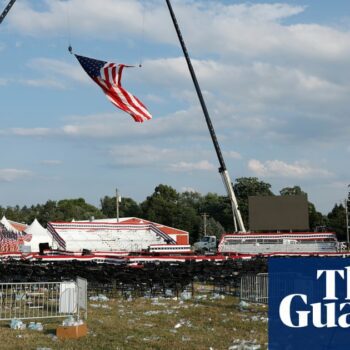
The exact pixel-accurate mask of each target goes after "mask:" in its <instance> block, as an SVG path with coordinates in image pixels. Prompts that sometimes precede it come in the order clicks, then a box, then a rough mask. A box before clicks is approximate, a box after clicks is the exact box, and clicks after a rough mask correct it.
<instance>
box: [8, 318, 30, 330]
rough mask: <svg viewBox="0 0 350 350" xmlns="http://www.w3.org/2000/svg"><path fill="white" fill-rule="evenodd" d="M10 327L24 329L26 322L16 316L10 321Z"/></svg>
mask: <svg viewBox="0 0 350 350" xmlns="http://www.w3.org/2000/svg"><path fill="white" fill-rule="evenodd" d="M10 328H11V329H21V330H23V329H26V324H25V323H23V321H22V320H18V319H17V318H13V319H12V320H11V322H10Z"/></svg>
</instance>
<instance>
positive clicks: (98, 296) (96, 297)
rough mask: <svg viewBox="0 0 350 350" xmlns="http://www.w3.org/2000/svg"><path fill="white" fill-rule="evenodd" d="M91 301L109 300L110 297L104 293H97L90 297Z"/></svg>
mask: <svg viewBox="0 0 350 350" xmlns="http://www.w3.org/2000/svg"><path fill="white" fill-rule="evenodd" d="M89 300H91V301H109V298H108V297H106V296H105V295H104V294H99V295H95V296H92V297H90V298H89Z"/></svg>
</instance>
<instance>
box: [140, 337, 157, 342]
mask: <svg viewBox="0 0 350 350" xmlns="http://www.w3.org/2000/svg"><path fill="white" fill-rule="evenodd" d="M159 339H160V338H159V337H157V336H151V337H145V338H143V339H142V340H143V341H157V340H159Z"/></svg>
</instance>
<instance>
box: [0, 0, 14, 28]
mask: <svg viewBox="0 0 350 350" xmlns="http://www.w3.org/2000/svg"><path fill="white" fill-rule="evenodd" d="M15 2H16V0H10V2H9V3H8V4H7V6H6V7H5V9H4V11H2V13H1V15H0V24H1V23H2V21H3V20H4V19H5V17H6V15H7V14H8V13H9V11H10V10H11V7H12V6H13V4H14V3H15Z"/></svg>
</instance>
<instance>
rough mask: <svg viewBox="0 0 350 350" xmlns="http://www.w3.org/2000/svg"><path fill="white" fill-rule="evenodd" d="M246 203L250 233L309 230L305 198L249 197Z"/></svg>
mask: <svg viewBox="0 0 350 350" xmlns="http://www.w3.org/2000/svg"><path fill="white" fill-rule="evenodd" d="M248 203H249V229H250V230H252V231H267V230H308V229H309V214H308V201H307V197H306V196H303V195H297V196H251V197H249V198H248Z"/></svg>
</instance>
